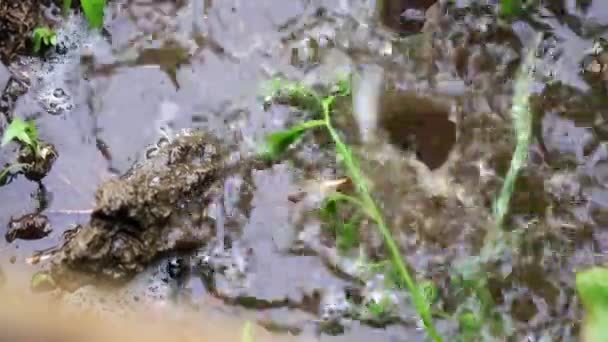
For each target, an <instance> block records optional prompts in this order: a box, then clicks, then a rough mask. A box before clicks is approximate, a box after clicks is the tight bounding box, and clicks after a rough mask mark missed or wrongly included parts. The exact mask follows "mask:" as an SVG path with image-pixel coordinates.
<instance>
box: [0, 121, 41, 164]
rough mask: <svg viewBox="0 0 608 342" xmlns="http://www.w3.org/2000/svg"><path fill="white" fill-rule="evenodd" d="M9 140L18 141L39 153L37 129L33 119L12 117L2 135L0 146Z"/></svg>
mask: <svg viewBox="0 0 608 342" xmlns="http://www.w3.org/2000/svg"><path fill="white" fill-rule="evenodd" d="M11 141H18V142H20V143H22V144H24V145H25V146H27V147H29V148H31V149H32V152H34V153H35V154H37V155H38V154H40V153H39V146H40V141H39V139H38V130H37V129H36V125H35V124H34V122H33V121H24V120H22V119H20V118H14V119H13V121H12V122H11V124H10V125H9V126H8V127H7V129H6V132H5V133H4V136H3V137H2V143H0V147H4V146H6V145H7V144H8V143H10V142H11Z"/></svg>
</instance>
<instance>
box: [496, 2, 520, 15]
mask: <svg viewBox="0 0 608 342" xmlns="http://www.w3.org/2000/svg"><path fill="white" fill-rule="evenodd" d="M522 11H523V4H522V0H501V1H500V14H501V15H503V16H505V17H513V16H516V15H518V14H520V13H521V12H522Z"/></svg>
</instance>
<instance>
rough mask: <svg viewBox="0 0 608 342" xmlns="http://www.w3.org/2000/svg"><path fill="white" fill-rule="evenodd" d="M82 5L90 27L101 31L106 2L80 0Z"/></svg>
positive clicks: (100, 0)
mask: <svg viewBox="0 0 608 342" xmlns="http://www.w3.org/2000/svg"><path fill="white" fill-rule="evenodd" d="M80 5H81V6H82V10H83V11H84V15H85V16H86V17H87V20H88V21H89V25H90V26H91V27H92V28H94V29H100V28H101V27H102V26H103V15H104V9H105V7H106V0H80Z"/></svg>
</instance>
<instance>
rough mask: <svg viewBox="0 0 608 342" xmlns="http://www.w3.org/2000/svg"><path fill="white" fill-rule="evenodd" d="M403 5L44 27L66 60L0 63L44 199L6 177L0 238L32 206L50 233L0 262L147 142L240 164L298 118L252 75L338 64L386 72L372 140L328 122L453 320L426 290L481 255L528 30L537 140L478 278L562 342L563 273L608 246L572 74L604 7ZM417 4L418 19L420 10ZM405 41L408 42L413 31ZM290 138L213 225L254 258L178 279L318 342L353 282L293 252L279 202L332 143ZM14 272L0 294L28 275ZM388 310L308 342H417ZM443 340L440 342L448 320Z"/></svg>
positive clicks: (581, 88)
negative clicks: (21, 90) (227, 152)
mask: <svg viewBox="0 0 608 342" xmlns="http://www.w3.org/2000/svg"><path fill="white" fill-rule="evenodd" d="M402 3H404V2H399V1H389V5H390V6H387V7H386V8H385V11H391V12H390V13H391V15H388V14H387V13H386V12H385V13H384V14H383V13H380V14H378V15H376V14H375V11H376V10H377V8H378V6H377V4H376V3H375V2H374V1H364V0H361V1H357V0H350V1H347V0H344V1H322V0H306V1H305V0H302V1H289V2H288V1H279V0H264V1H256V2H245V1H237V0H234V1H202V0H201V1H196V0H192V1H182V2H177V3H176V2H172V1H152V0H149V1H114V2H113V3H112V4H111V5H110V6H109V8H108V12H107V13H108V15H107V18H106V24H105V32H104V34H103V35H102V36H98V35H92V34H88V33H85V32H86V30H85V25H84V22H83V21H82V19H81V18H80V17H78V16H72V17H70V19H69V20H68V21H67V23H64V24H63V25H62V26H61V29H59V41H60V44H64V45H65V46H66V47H67V49H66V50H67V52H65V51H64V52H65V53H64V54H62V55H59V54H54V53H52V54H50V55H49V56H48V57H47V58H46V59H44V60H39V59H33V58H24V59H22V60H21V61H17V62H15V63H13V64H12V66H11V71H12V73H13V75H14V77H15V78H17V79H27V80H29V82H30V83H31V86H30V88H29V91H28V92H27V93H26V94H25V95H23V96H21V97H19V99H18V100H17V102H16V104H15V108H14V114H15V115H17V116H20V117H27V118H35V119H36V122H37V125H38V127H39V130H40V134H41V138H42V139H43V140H45V141H48V142H50V143H52V144H54V145H55V146H56V148H57V149H58V152H59V158H58V160H57V162H56V163H55V165H54V167H53V169H52V171H51V172H50V173H49V175H48V176H47V177H46V178H45V179H44V180H43V181H42V184H43V185H44V189H45V190H46V194H43V196H39V187H38V186H37V185H36V184H35V183H32V182H29V181H27V180H25V179H24V178H23V177H17V178H16V179H14V180H13V181H12V182H11V183H10V184H8V185H6V186H3V187H0V198H1V203H2V205H1V206H0V226H6V224H7V223H8V221H9V219H10V218H11V216H12V217H18V216H21V215H24V214H27V213H32V212H34V211H37V210H41V211H42V213H43V214H45V215H47V216H48V217H49V219H50V222H51V225H52V227H53V233H52V234H51V235H50V236H49V237H47V238H45V239H42V240H37V241H22V240H17V241H15V242H13V243H10V244H9V243H6V242H5V241H2V246H1V247H0V255H1V257H0V258H1V259H0V265H1V266H2V269H3V270H4V271H5V272H6V273H7V274H9V275H10V274H13V272H11V270H13V269H23V268H27V269H32V270H33V269H34V268H35V267H32V266H26V265H25V263H24V260H25V258H27V257H29V256H31V255H32V253H33V252H35V251H38V250H42V249H45V248H49V247H52V246H55V245H57V244H58V243H59V242H60V241H61V239H62V237H61V236H62V233H63V231H64V230H65V229H66V228H68V227H69V226H70V225H72V224H79V223H80V224H82V223H85V222H86V221H87V220H88V213H89V210H90V209H92V208H93V206H94V191H95V189H96V188H97V187H98V185H99V184H100V183H101V182H102V181H103V180H104V179H108V178H110V177H116V176H117V175H120V174H123V173H124V172H126V171H127V170H128V169H129V168H130V167H131V166H132V165H133V163H134V162H135V161H138V160H142V159H143V158H144V157H145V153H146V149H147V147H148V146H149V145H151V144H153V143H155V142H156V141H157V140H158V139H159V138H161V137H163V136H165V135H167V136H171V135H172V134H174V133H175V132H178V131H179V130H180V129H182V128H203V129H206V130H210V131H212V132H214V133H216V134H217V135H218V136H220V137H222V138H223V139H224V140H225V141H226V142H227V143H230V144H233V145H236V146H238V150H239V151H240V152H241V153H242V154H243V155H247V154H249V153H251V152H252V151H253V150H254V148H255V146H256V144H257V143H259V142H260V141H261V140H262V138H263V137H264V135H265V134H267V133H269V132H272V131H274V130H277V129H281V128H284V127H286V126H287V125H288V124H289V123H293V122H295V121H296V119H297V118H299V117H301V116H299V115H300V114H296V113H292V112H293V111H292V110H289V109H288V108H285V107H281V106H273V107H271V108H270V109H269V110H265V109H264V106H263V105H262V101H261V91H262V89H263V84H264V82H265V81H268V80H269V79H270V78H271V77H273V76H275V75H284V76H287V77H289V78H293V79H295V80H304V81H305V82H314V81H326V80H328V79H331V77H333V76H334V74H335V73H336V72H337V71H340V70H353V69H357V68H359V67H364V66H366V65H375V66H379V67H381V68H383V70H384V74H385V78H384V81H383V82H384V83H383V85H382V91H381V92H380V93H381V95H380V105H379V107H378V108H379V110H378V113H377V115H378V116H379V119H377V123H378V125H377V126H374V125H372V126H371V127H372V128H371V129H372V130H373V131H374V137H373V139H372V140H371V141H369V142H366V143H365V144H359V141H360V136H359V134H358V133H360V132H357V127H358V126H357V125H358V123H361V122H362V121H361V120H362V119H361V118H359V121H357V120H353V119H352V118H350V117H349V116H348V115H346V116H345V117H343V118H342V117H340V118H337V119H336V121H337V122H338V124H339V126H340V128H343V129H344V130H345V132H346V133H345V134H346V136H347V138H348V140H349V141H350V142H352V143H353V144H354V145H355V146H356V148H357V151H359V152H360V153H361V155H362V156H363V159H364V161H363V165H364V167H365V170H366V171H368V172H367V174H368V175H369V177H370V178H371V181H372V183H373V184H374V192H375V194H376V195H377V197H378V199H379V200H380V201H381V202H382V203H383V207H384V210H385V214H386V216H387V219H388V221H389V222H390V223H392V226H393V229H394V230H395V231H396V235H397V239H398V240H399V242H400V244H401V245H402V247H403V249H404V254H405V255H406V257H407V260H408V261H409V262H410V264H411V265H412V266H413V267H414V268H415V269H416V270H417V272H418V273H419V274H421V275H424V276H427V277H429V278H431V279H433V280H435V281H436V282H437V283H438V284H440V287H441V288H442V291H443V294H444V295H445V300H444V303H443V304H444V307H445V308H446V309H447V310H448V311H449V310H453V309H454V308H451V307H450V306H451V305H453V303H451V302H450V298H451V297H450V291H451V290H450V289H449V286H447V285H446V286H445V288H443V287H444V285H443V284H445V283H446V282H447V281H448V278H449V271H450V269H451V268H452V266H453V264H452V263H451V261H452V260H461V259H463V258H466V257H468V256H471V255H477V254H478V253H479V249H480V245H481V243H482V240H483V239H482V238H481V237H483V235H484V234H485V231H486V229H487V226H488V225H489V224H490V221H491V218H490V213H491V212H490V209H491V203H492V200H493V199H494V198H495V196H496V194H497V191H498V189H499V185H500V184H501V181H502V177H503V176H504V174H505V172H506V169H507V168H508V163H509V160H510V157H511V153H512V150H513V139H512V132H511V124H510V120H509V118H510V116H509V110H510V105H511V95H512V78H513V76H514V72H515V70H516V68H517V66H518V65H519V62H520V57H521V56H522V53H523V50H522V48H523V47H529V44H530V43H531V41H532V38H533V36H534V32H535V31H537V32H538V31H542V32H545V33H546V35H545V37H544V40H543V43H542V46H541V47H540V49H539V50H540V51H539V56H538V60H537V65H536V83H535V94H536V96H534V97H533V104H534V109H535V139H534V143H533V144H532V146H531V147H530V162H529V165H528V166H527V167H526V169H525V170H524V172H523V176H522V177H521V179H520V181H518V185H517V189H516V193H515V197H514V200H513V209H512V213H511V214H512V215H511V220H510V221H509V223H510V224H511V225H512V226H514V228H521V227H527V228H526V229H524V236H525V237H524V241H525V243H523V244H522V245H523V247H522V249H521V250H520V253H519V254H515V255H512V254H508V255H507V256H504V255H503V256H502V257H503V259H501V260H500V262H499V264H500V265H499V266H500V267H501V269H500V270H496V273H500V272H502V273H503V274H506V277H504V278H500V279H499V277H495V278H494V277H493V278H492V282H491V286H490V287H491V290H492V291H493V293H492V294H493V296H494V300H495V301H496V302H497V303H498V306H499V308H500V310H503V311H504V312H506V313H507V315H508V316H511V317H513V325H514V329H515V330H516V331H517V334H516V336H517V337H519V338H524V337H529V336H530V337H531V338H534V339H533V340H535V339H536V340H537V339H540V338H541V336H543V335H548V336H561V337H560V338H561V339H562V340H565V341H570V340H573V339H574V337H573V333H571V332H570V330H572V331H574V332H575V331H576V329H577V322H578V321H579V320H580V318H581V314H580V310H579V308H578V303H577V302H576V298H575V297H574V295H573V279H574V278H573V274H574V273H573V271H575V270H577V269H580V268H583V267H586V266H588V265H590V264H599V263H602V262H604V261H605V257H604V256H603V252H604V250H605V249H607V248H608V244H607V243H606V237H605V236H606V234H605V233H604V232H603V226H604V222H605V216H604V215H603V214H604V212H606V211H607V210H608V209H607V208H608V202H607V200H606V197H607V196H608V195H607V193H606V190H605V184H604V183H605V177H604V175H603V174H604V173H605V165H604V160H605V159H607V158H608V150H606V147H605V145H604V143H603V140H604V139H605V134H606V127H605V120H606V119H605V117H606V113H604V108H606V88H605V79H606V77H605V75H601V74H602V73H601V72H589V71H584V70H585V69H587V70H592V69H593V67H592V66H593V61H594V60H598V61H599V62H598V63H600V64H602V63H604V61H608V60H606V59H605V57H604V59H603V60H602V54H601V53H600V55H599V56H597V57H590V54H591V53H590V52H591V50H592V48H593V47H594V41H595V40H596V39H598V38H601V37H604V38H605V37H606V34H605V31H606V29H607V27H608V26H606V25H608V11H607V10H606V8H608V7H607V6H605V5H603V4H602V3H601V2H600V1H599V0H594V1H590V2H589V5H588V7H587V8H584V7H582V6H577V5H576V2H575V1H562V2H560V1H549V2H547V4H546V5H545V6H544V7H542V8H541V9H539V11H538V13H531V14H530V15H529V16H528V17H527V18H525V19H524V20H519V21H516V22H514V23H511V24H507V23H503V24H500V25H499V24H497V23H496V17H495V13H494V12H493V10H492V7H488V8H486V7H484V6H477V7H475V6H474V7H475V8H473V9H471V8H468V9H467V8H466V6H469V5H470V3H471V1H456V5H455V6H454V7H450V8H449V10H445V11H437V13H436V14H432V11H433V8H431V10H430V11H429V12H427V19H426V25H424V28H422V25H420V22H419V21H417V20H418V19H416V18H418V17H417V16H416V15H415V14H416V12H415V11H414V12H412V11H410V12H409V14H410V19H412V18H413V19H412V20H413V22H412V21H409V22H406V23H399V22H398V21H397V20H396V19H395V18H396V17H395V13H400V12H403V11H404V10H405V7H404V6H403V4H402ZM415 3H416V6H418V7H419V8H424V9H426V8H428V7H429V3H430V2H429V1H419V2H415ZM418 3H420V4H418ZM391 6H393V7H391ZM382 17H385V18H388V17H390V20H388V21H386V24H387V26H388V28H387V27H384V26H382V25H379V22H378V18H382ZM390 29H393V30H396V31H397V32H399V33H400V34H401V36H400V35H399V34H396V33H395V32H393V31H391V30H390ZM420 29H422V30H423V31H424V33H423V34H419V35H411V34H410V33H411V31H412V30H420ZM590 68H591V69H590ZM593 70H595V69H593ZM604 74H605V73H604ZM57 89H60V90H61V91H57ZM363 95H365V94H363ZM363 95H361V96H363ZM372 100H373V99H372ZM369 108H374V106H373V105H370V107H369ZM372 114H373V113H367V115H372ZM355 117H356V115H355ZM363 120H372V121H376V118H375V117H374V116H373V115H372V116H371V119H370V118H369V117H368V118H363ZM0 122H2V124H4V121H1V120H0ZM361 127H363V126H361ZM373 127H376V128H373ZM362 136H363V135H362ZM306 142H307V144H302V146H301V147H300V148H299V151H298V152H297V154H298V155H299V156H300V157H301V159H302V160H301V161H300V162H299V163H289V162H286V163H282V164H281V165H277V166H275V167H274V168H272V169H271V170H265V171H259V172H254V174H253V176H252V177H251V178H252V179H249V178H247V177H243V178H238V177H237V178H235V179H232V180H229V181H227V183H226V186H225V199H224V202H223V203H222V205H221V206H220V207H221V208H220V209H223V210H221V211H218V214H217V215H216V220H217V221H221V220H223V222H224V224H223V227H224V228H225V234H227V235H229V236H231V238H232V239H233V240H235V241H238V244H236V245H233V246H229V247H228V246H223V247H225V248H220V249H222V250H224V251H225V252H226V253H227V256H226V257H225V258H226V259H227V260H229V261H228V262H231V263H237V264H238V260H240V259H241V258H242V257H243V255H242V254H245V255H247V252H244V253H243V252H242V251H247V250H250V251H253V252H252V253H253V257H252V258H250V259H247V258H246V259H247V262H246V263H245V264H246V265H248V267H250V268H248V269H247V272H245V276H244V278H238V277H237V279H235V278H229V277H217V279H215V287H216V289H215V291H210V290H209V288H208V287H206V286H205V285H208V284H203V283H201V281H200V279H199V278H198V277H196V276H194V277H192V278H190V279H188V280H186V281H185V282H184V284H182V285H180V286H182V287H185V288H183V289H182V290H184V291H185V292H191V293H192V297H194V299H193V300H194V301H197V300H202V299H204V298H207V297H216V298H220V299H221V300H223V301H224V302H226V304H227V305H228V306H227V307H229V308H231V307H232V305H234V306H236V307H237V308H247V309H243V310H238V311H239V312H240V314H241V315H253V316H255V317H256V318H257V319H258V320H259V321H264V322H267V324H266V325H267V326H270V325H274V326H275V328H276V327H277V326H278V327H280V329H277V330H282V331H298V332H300V331H303V333H302V334H303V335H316V333H317V330H318V329H319V326H318V324H317V321H318V319H319V317H320V316H321V314H320V311H322V309H323V307H324V306H323V305H322V304H321V303H322V302H323V301H324V300H329V299H327V297H331V296H332V295H333V293H334V292H336V291H337V292H338V293H340V292H344V291H343V288H344V287H354V288H356V289H358V291H362V289H363V288H365V284H361V283H360V282H357V281H354V280H353V279H352V278H349V277H345V276H344V274H342V272H336V270H335V269H332V268H330V267H328V266H329V265H328V264H331V261H328V260H332V258H331V257H330V256H327V254H324V253H328V254H330V255H331V250H330V251H325V250H324V249H323V246H324V245H323V244H321V245H322V246H318V245H316V244H315V243H312V242H310V241H308V242H307V241H304V245H306V246H305V248H302V249H297V248H295V247H294V244H295V242H296V241H298V240H299V239H301V237H300V235H299V234H300V233H301V232H302V230H304V231H306V229H305V228H302V227H300V226H299V225H298V224H297V223H296V222H294V219H293V215H294V213H297V212H298V210H301V208H299V207H298V206H297V205H296V204H294V203H293V202H292V201H290V200H289V196H290V195H292V194H294V193H297V192H298V191H301V190H302V188H303V187H305V184H306V182H307V181H311V180H312V181H317V182H318V181H319V180H323V179H333V178H336V177H339V176H340V172H338V174H337V175H336V173H335V172H334V163H335V161H334V160H333V157H332V156H331V154H330V153H331V151H327V149H322V148H321V149H320V148H319V146H318V144H315V142H316V143H319V144H321V145H322V141H320V142H319V141H318V140H315V139H313V138H311V139H309V140H306ZM12 149H14V146H9V147H8V148H4V149H1V150H0V162H1V163H6V162H9V161H10V160H12V158H14V155H13V153H14V151H13V150H12ZM40 197H43V199H44V201H42V202H43V203H41V201H40ZM44 202H47V203H44ZM309 228H310V227H309ZM368 228H369V227H368ZM310 229H312V231H313V232H314V228H310ZM369 235H370V236H369V237H368V240H369V241H366V242H369V243H370V245H372V246H375V247H374V248H373V249H374V252H373V253H371V254H372V255H374V254H375V255H376V256H382V255H383V253H384V252H383V251H382V248H381V247H379V245H380V244H379V242H378V237H377V236H374V233H370V234H369ZM298 242H299V243H301V241H298ZM221 243H223V241H222V242H221ZM307 244H308V245H307ZM324 251H325V252H324ZM318 255H321V256H322V257H319V256H318ZM12 257H16V261H15V262H14V263H11V262H9V260H10V259H11V258H12ZM235 260H237V261H235ZM237 266H238V265H237ZM39 267H42V268H44V264H42V265H40V266H39ZM505 268H506V270H505ZM341 271H343V270H341ZM14 274H15V277H13V278H12V279H10V281H11V282H13V281H14V282H15V283H16V284H19V283H22V284H26V282H27V281H28V279H27V276H22V275H21V274H22V273H14ZM17 274H19V276H17ZM20 278H23V279H20ZM336 289H337V290H336ZM330 301H331V300H330ZM399 316H400V322H399V323H398V324H393V325H389V327H388V328H386V329H385V328H371V327H369V326H367V325H361V324H359V323H358V322H351V323H348V324H346V326H347V328H346V330H345V333H344V334H343V335H338V336H331V337H330V335H329V334H327V333H324V334H321V337H320V339H323V340H324V339H335V340H340V339H345V340H346V339H348V340H364V339H365V338H367V337H371V336H376V337H374V338H378V339H380V340H387V341H389V340H390V341H392V340H407V341H413V340H418V339H422V336H423V334H422V332H421V331H420V330H419V329H418V328H417V327H416V320H415V315H413V314H412V310H411V308H405V309H403V310H402V312H401V314H400V315H399ZM268 322H271V323H272V324H270V323H268ZM442 326H443V324H442ZM442 329H445V331H447V332H451V331H452V330H451V329H452V328H451V325H450V324H447V323H445V328H442ZM555 340H558V339H557V338H556V339H555Z"/></svg>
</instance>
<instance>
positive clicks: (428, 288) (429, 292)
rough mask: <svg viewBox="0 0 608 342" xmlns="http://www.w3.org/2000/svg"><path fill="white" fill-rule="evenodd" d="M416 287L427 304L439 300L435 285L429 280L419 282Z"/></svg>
mask: <svg viewBox="0 0 608 342" xmlns="http://www.w3.org/2000/svg"><path fill="white" fill-rule="evenodd" d="M418 286H419V287H420V291H421V292H422V294H423V295H424V297H425V298H426V300H427V301H428V302H429V303H431V304H432V303H435V302H436V301H437V299H439V289H438V288H437V285H435V283H433V282H432V281H430V280H425V281H421V282H420V283H419V284H418Z"/></svg>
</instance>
